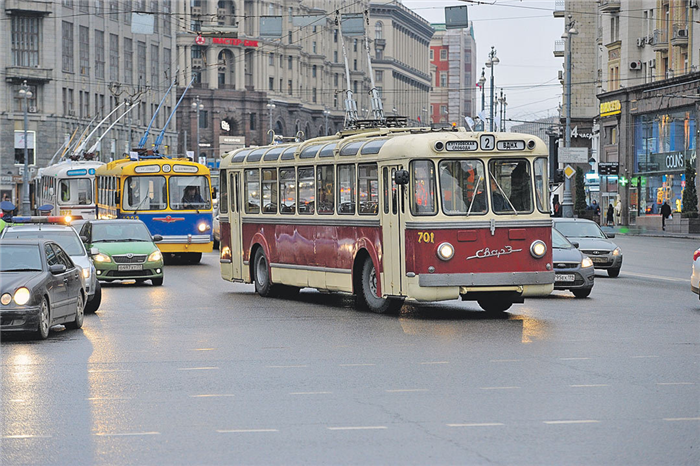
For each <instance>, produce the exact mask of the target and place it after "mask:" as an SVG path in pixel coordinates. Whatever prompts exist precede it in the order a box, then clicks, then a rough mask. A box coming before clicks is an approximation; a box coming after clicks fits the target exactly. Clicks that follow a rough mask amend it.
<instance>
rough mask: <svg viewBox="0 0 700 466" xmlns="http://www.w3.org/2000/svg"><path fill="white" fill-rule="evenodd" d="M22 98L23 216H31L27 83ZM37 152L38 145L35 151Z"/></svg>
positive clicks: (20, 93) (23, 86)
mask: <svg viewBox="0 0 700 466" xmlns="http://www.w3.org/2000/svg"><path fill="white" fill-rule="evenodd" d="M19 96H20V98H22V99H24V102H23V103H24V173H22V215H30V213H31V212H29V210H30V205H29V149H28V146H27V126H29V117H28V115H27V110H28V108H27V100H28V99H31V98H32V91H30V90H29V86H28V85H27V81H26V80H25V81H24V82H22V86H21V88H20V90H19ZM34 150H35V151H36V145H35V149H34Z"/></svg>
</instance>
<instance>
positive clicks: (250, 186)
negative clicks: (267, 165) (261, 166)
mask: <svg viewBox="0 0 700 466" xmlns="http://www.w3.org/2000/svg"><path fill="white" fill-rule="evenodd" d="M244 173H245V195H244V198H245V212H246V213H247V214H259V213H260V172H259V171H258V169H257V168H255V169H252V170H246V171H245V172H244Z"/></svg>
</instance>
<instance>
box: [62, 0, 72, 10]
mask: <svg viewBox="0 0 700 466" xmlns="http://www.w3.org/2000/svg"><path fill="white" fill-rule="evenodd" d="M62 3H63V6H64V7H66V8H73V0H63V2H62Z"/></svg>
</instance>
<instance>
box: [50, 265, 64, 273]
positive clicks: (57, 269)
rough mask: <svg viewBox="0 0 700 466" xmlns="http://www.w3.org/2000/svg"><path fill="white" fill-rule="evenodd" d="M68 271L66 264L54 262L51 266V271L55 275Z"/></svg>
mask: <svg viewBox="0 0 700 466" xmlns="http://www.w3.org/2000/svg"><path fill="white" fill-rule="evenodd" d="M65 271H66V266H65V265H63V264H54V265H50V266H49V272H51V273H52V274H54V275H59V274H62V273H65Z"/></svg>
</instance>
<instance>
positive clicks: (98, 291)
mask: <svg viewBox="0 0 700 466" xmlns="http://www.w3.org/2000/svg"><path fill="white" fill-rule="evenodd" d="M101 302H102V285H100V282H99V281H97V282H96V283H95V294H94V295H92V299H91V300H89V301H88V302H87V304H86V305H85V313H87V314H94V313H95V312H97V310H98V309H99V308H100V303H101Z"/></svg>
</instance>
